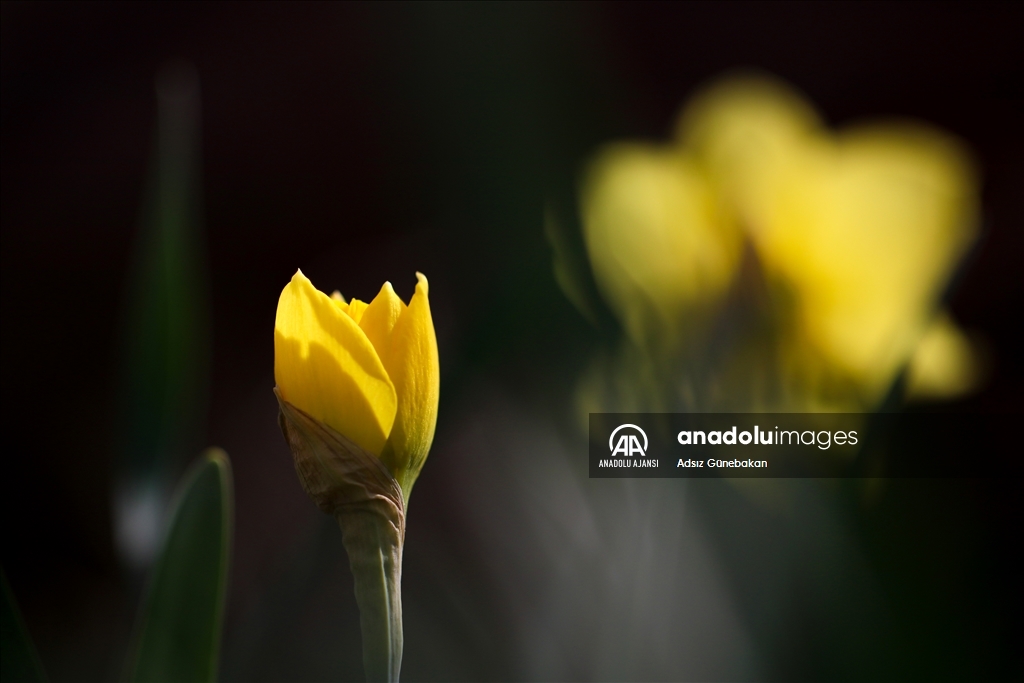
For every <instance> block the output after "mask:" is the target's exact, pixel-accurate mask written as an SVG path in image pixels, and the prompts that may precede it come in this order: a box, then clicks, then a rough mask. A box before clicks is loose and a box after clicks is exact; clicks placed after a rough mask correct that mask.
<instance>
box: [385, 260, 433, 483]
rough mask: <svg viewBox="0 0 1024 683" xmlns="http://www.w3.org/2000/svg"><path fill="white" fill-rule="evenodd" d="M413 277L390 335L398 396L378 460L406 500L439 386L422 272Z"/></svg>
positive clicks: (428, 437) (428, 439)
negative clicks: (410, 291) (407, 298)
mask: <svg viewBox="0 0 1024 683" xmlns="http://www.w3.org/2000/svg"><path fill="white" fill-rule="evenodd" d="M416 277H417V278H418V279H419V283H418V284H417V285H416V293H415V294H413V297H412V300H411V301H410V302H409V306H408V307H407V308H405V310H404V311H403V312H402V314H401V316H400V317H399V318H398V322H397V323H396V324H395V327H394V329H393V330H392V332H391V350H390V352H389V353H388V355H387V358H388V362H387V366H386V367H387V369H388V374H389V375H390V376H391V380H392V382H394V385H395V390H396V391H397V392H398V412H397V414H396V415H395V426H394V428H393V429H392V430H391V437H390V438H389V439H388V444H387V447H386V448H385V450H384V453H382V455H381V460H383V461H384V463H385V464H386V465H387V466H388V468H389V469H390V470H391V472H392V474H394V475H395V478H396V479H397V480H398V483H399V484H400V485H401V486H402V490H403V491H404V492H405V496H406V498H408V496H409V491H410V489H411V488H412V484H413V482H415V480H416V477H417V475H418V474H419V472H420V468H422V467H423V462H424V460H426V458H427V453H428V452H429V451H430V444H431V443H432V442H433V440H434V426H435V424H436V423H437V402H438V397H439V396H440V385H441V371H440V364H439V361H438V355H437V337H436V336H435V335H434V321H433V319H432V318H431V316H430V301H429V299H428V298H427V292H428V285H427V278H426V277H425V276H424V275H423V274H422V273H416Z"/></svg>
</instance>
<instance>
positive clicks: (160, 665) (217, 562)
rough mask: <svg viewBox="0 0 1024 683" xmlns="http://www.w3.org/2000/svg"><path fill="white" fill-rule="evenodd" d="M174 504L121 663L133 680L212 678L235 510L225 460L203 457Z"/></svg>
mask: <svg viewBox="0 0 1024 683" xmlns="http://www.w3.org/2000/svg"><path fill="white" fill-rule="evenodd" d="M175 499H176V502H175V505H174V511H173V514H172V516H171V524H170V527H169V529H168V532H167V539H166V542H165V544H164V548H163V552H162V554H161V556H160V559H159V560H158V562H157V563H156V565H155V566H154V568H153V573H152V575H151V578H150V584H149V588H148V591H147V595H146V601H145V604H144V607H143V610H142V615H141V618H140V621H139V624H138V631H137V636H136V641H135V647H134V649H133V652H132V653H131V655H130V656H131V659H130V660H129V663H128V671H129V679H130V680H132V681H195V682H198V681H213V680H214V679H215V678H216V676H217V665H218V660H219V657H220V636H221V624H222V622H223V617H224V598H225V592H226V588H227V576H228V559H229V553H230V546H231V534H232V527H233V519H232V510H233V508H234V500H233V495H232V488H231V465H230V463H229V461H228V457H227V454H226V453H224V452H223V451H221V450H219V449H215V448H211V449H209V450H208V451H206V453H205V454H204V456H203V458H202V459H201V460H200V461H199V462H198V463H196V464H195V465H193V466H192V467H191V468H190V470H189V471H188V472H187V473H186V475H185V477H184V479H183V481H182V483H181V484H180V486H179V489H178V491H177V493H176V495H175Z"/></svg>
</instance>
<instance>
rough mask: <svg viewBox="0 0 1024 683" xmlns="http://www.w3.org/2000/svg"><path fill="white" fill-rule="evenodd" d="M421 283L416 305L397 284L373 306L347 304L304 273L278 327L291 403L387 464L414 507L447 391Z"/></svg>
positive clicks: (279, 370) (284, 388)
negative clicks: (413, 495)
mask: <svg viewBox="0 0 1024 683" xmlns="http://www.w3.org/2000/svg"><path fill="white" fill-rule="evenodd" d="M416 276H417V278H418V279H419V282H418V284H417V285H416V292H415V294H413V297H412V299H411V300H410V302H409V305H408V306H407V305H406V304H405V303H404V302H403V301H402V300H401V299H400V298H399V297H398V295H397V294H395V292H394V290H393V289H392V287H391V283H389V282H386V283H384V286H383V287H381V290H380V293H379V294H378V295H377V296H376V298H374V300H373V301H371V302H370V303H369V304H366V303H364V302H362V301H360V300H358V299H353V300H352V301H351V302H346V301H345V300H344V299H343V298H342V296H341V295H340V294H339V293H338V292H335V293H334V295H333V297H328V296H327V295H326V294H324V293H323V292H320V291H319V290H317V289H316V288H315V287H314V286H313V284H312V283H311V282H310V281H309V279H307V278H306V276H304V275H303V274H302V271H298V272H296V273H295V275H294V276H293V277H292V279H291V282H289V283H288V284H287V285H286V286H285V288H284V290H283V291H282V292H281V298H280V300H279V301H278V305H277V320H276V323H275V327H274V378H275V380H276V382H277V389H278V392H279V393H280V396H281V398H282V399H283V400H284V401H287V402H288V403H290V404H292V405H293V406H295V407H296V408H298V409H300V410H302V411H303V412H305V413H306V414H307V415H309V416H310V417H312V418H314V419H316V420H319V421H320V422H322V423H323V424H325V425H327V426H328V427H330V428H331V429H333V430H334V431H336V432H337V433H339V434H341V435H343V436H345V437H347V438H348V439H349V440H351V441H352V442H354V443H355V444H356V445H357V446H359V447H360V448H362V449H363V450H365V451H367V452H368V453H370V454H372V455H375V456H377V457H379V458H380V460H381V461H382V462H383V463H384V464H385V465H386V466H387V467H388V469H389V470H390V472H391V474H392V475H393V476H394V477H395V479H396V480H397V481H398V483H399V485H400V486H401V487H402V491H403V492H404V495H405V497H406V498H408V496H409V491H410V489H411V488H412V484H413V483H414V482H415V480H416V477H417V475H418V474H419V472H420V469H421V468H422V466H423V462H424V460H425V459H426V457H427V453H428V452H429V450H430V444H431V442H432V441H433V439H434V426H435V424H436V421H437V404H438V397H439V391H440V370H439V363H438V354H437V339H436V337H435V335H434V324H433V320H432V319H431V315H430V302H429V300H428V298H427V293H428V286H427V278H426V277H424V276H423V275H422V274H420V273H417V274H416Z"/></svg>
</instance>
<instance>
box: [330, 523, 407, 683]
mask: <svg viewBox="0 0 1024 683" xmlns="http://www.w3.org/2000/svg"><path fill="white" fill-rule="evenodd" d="M365 508H366V506H358V507H356V506H353V508H350V509H347V510H341V511H339V512H338V513H337V515H336V517H337V520H338V524H339V525H340V526H341V533H342V540H343V542H344V543H345V550H346V551H348V559H349V564H350V566H351V567H352V576H353V577H354V579H355V591H356V603H357V604H358V605H359V624H360V627H361V629H362V634H363V668H364V669H365V671H366V680H367V681H370V682H371V683H376V682H377V681H387V682H389V683H391V682H393V681H398V674H399V670H400V669H401V666H402V542H401V538H400V537H399V535H398V533H397V532H398V530H397V529H396V528H395V526H394V524H392V523H391V521H389V520H388V519H387V518H386V517H385V516H383V515H381V514H379V513H378V512H377V511H375V510H372V509H365Z"/></svg>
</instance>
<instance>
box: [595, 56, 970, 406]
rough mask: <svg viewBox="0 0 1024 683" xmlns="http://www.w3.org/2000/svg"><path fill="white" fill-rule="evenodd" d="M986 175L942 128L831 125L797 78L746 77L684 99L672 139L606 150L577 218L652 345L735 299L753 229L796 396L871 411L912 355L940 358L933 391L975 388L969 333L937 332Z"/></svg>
mask: <svg viewBox="0 0 1024 683" xmlns="http://www.w3.org/2000/svg"><path fill="white" fill-rule="evenodd" d="M977 185H978V182H977V178H976V176H975V172H974V169H973V166H972V164H971V162H970V159H969V156H968V154H967V152H966V151H965V150H964V149H963V147H962V146H961V145H960V143H959V142H958V141H956V140H955V139H953V138H952V137H951V136H949V135H947V134H945V133H942V132H940V131H938V130H935V129H933V128H931V127H928V126H926V125H924V124H917V123H883V124H876V125H871V126H859V127H852V128H848V129H845V130H843V131H840V132H839V133H837V134H834V133H832V132H830V131H829V130H828V129H827V128H826V127H825V126H824V125H823V123H822V122H821V120H820V118H819V116H818V115H817V113H816V112H815V110H814V108H813V107H812V106H811V105H810V104H809V103H808V102H806V101H805V100H804V99H803V98H802V97H801V96H800V95H799V94H798V93H796V92H795V91H794V90H792V89H791V88H789V87H788V86H786V85H785V84H783V83H781V82H779V81H776V80H773V79H771V78H767V77H760V76H758V77H734V78H728V79H725V80H722V81H720V82H718V83H716V84H713V85H712V86H711V87H710V88H708V89H707V90H705V91H704V92H702V93H700V94H698V96H697V97H695V98H694V99H693V100H692V101H691V102H690V103H689V104H688V105H687V106H686V107H685V108H684V110H683V112H682V114H681V116H680V118H679V122H678V125H677V127H676V139H675V141H674V142H673V143H670V144H666V145H661V146H656V145H650V144H646V145H645V144H639V143H619V144H613V145H609V146H606V147H605V148H603V149H602V150H600V151H599V152H598V153H597V155H596V156H595V158H594V159H593V161H592V162H591V163H590V165H589V166H588V169H587V171H586V173H585V174H584V182H583V186H582V191H581V197H580V202H581V207H580V212H581V218H582V225H583V236H584V239H585V244H586V248H587V253H588V256H589V258H590V262H591V266H592V269H593V273H594V277H595V281H596V283H597V286H598V289H599V291H600V292H601V294H602V296H603V297H604V299H605V300H606V301H607V302H608V304H609V306H610V307H611V309H612V310H613V312H615V314H616V315H617V317H618V318H619V320H620V321H621V323H622V325H623V327H624V329H625V331H626V333H627V335H628V336H629V337H630V339H631V340H632V341H633V342H634V343H636V344H637V345H638V346H640V347H641V348H644V347H646V348H650V347H651V344H650V341H651V339H652V338H655V337H657V338H661V339H668V340H669V344H668V345H667V347H668V348H670V349H676V350H677V351H679V349H680V348H681V347H679V346H678V345H676V344H675V341H677V340H678V339H680V338H682V337H683V336H685V334H686V333H687V332H688V330H689V328H691V327H693V326H695V325H699V324H700V321H701V319H702V317H703V316H704V315H705V313H707V312H708V311H713V310H716V309H717V308H720V307H721V306H722V304H723V303H724V301H725V294H726V293H727V292H728V291H729V289H730V287H732V286H733V285H734V282H735V281H736V279H737V277H738V275H739V273H740V267H739V266H740V261H741V256H742V254H743V243H744V240H746V241H748V243H749V244H750V245H751V247H752V248H753V250H752V254H753V256H754V258H755V259H756V262H757V263H756V267H755V269H754V272H760V273H762V274H763V275H764V278H765V283H766V284H767V285H768V291H769V292H770V293H771V294H772V297H771V300H772V301H773V310H772V311H771V318H772V320H773V323H772V329H774V330H775V332H774V334H776V335H778V339H777V342H772V344H767V343H766V344H764V346H765V348H768V346H772V347H773V348H776V349H777V350H776V351H775V352H774V353H776V354H777V355H776V360H775V362H776V363H777V364H778V369H779V370H781V373H782V375H781V376H784V377H786V378H788V379H787V380H786V381H788V382H789V383H790V385H793V386H795V387H796V389H795V393H796V394H802V397H797V398H796V399H795V403H794V402H793V394H794V389H793V386H790V387H788V388H786V389H784V390H782V394H784V395H787V396H789V397H790V399H787V400H789V401H790V405H789V407H790V408H799V407H803V408H807V407H810V406H815V407H816V408H819V409H820V408H822V407H826V406H828V405H830V401H831V405H832V406H833V407H836V408H843V409H850V408H870V407H872V406H874V405H877V403H878V402H879V401H880V400H881V399H882V398H883V397H884V396H885V394H886V392H887V391H888V390H889V388H890V387H891V385H892V383H893V381H894V380H895V378H896V377H897V376H898V375H899V373H900V372H901V371H902V370H903V369H904V368H905V367H907V364H908V362H910V360H911V359H912V358H915V359H918V358H921V359H927V360H915V362H914V365H913V367H912V368H911V370H912V372H913V377H912V379H913V382H914V386H916V387H918V388H919V389H920V388H921V387H932V388H933V390H932V393H933V394H935V393H936V392H939V393H942V392H947V393H949V392H954V393H955V391H959V390H965V389H966V388H968V387H970V386H972V385H973V384H974V379H972V377H973V375H972V373H973V372H975V367H976V364H972V363H971V362H970V360H969V359H970V357H971V349H970V345H969V344H967V342H966V340H965V338H964V337H963V335H962V334H961V333H959V331H957V330H956V328H955V325H954V323H952V321H951V320H950V319H949V318H948V316H947V317H944V318H941V320H943V321H944V323H943V325H944V327H941V330H944V331H945V332H944V333H943V334H944V336H943V334H940V335H939V336H938V337H936V336H935V335H936V334H939V333H938V332H935V331H934V330H937V329H940V328H936V327H935V325H936V321H937V320H939V319H940V318H939V316H940V315H945V314H940V311H939V304H940V303H941V301H940V299H941V295H942V293H943V290H944V288H945V286H946V284H947V281H948V279H949V276H950V274H951V273H952V271H953V269H954V268H955V267H956V265H957V263H958V262H959V261H960V259H961V258H962V257H963V255H964V253H965V252H966V250H967V249H968V248H969V247H970V245H971V244H972V242H973V240H974V239H975V236H976V230H977V215H978V196H977ZM929 330H933V333H930V335H931V336H929V334H926V333H928V331H929ZM941 330H940V331H941ZM958 335H959V336H958ZM936 339H944V340H945V341H944V342H940V341H936ZM953 339H956V340H958V341H957V342H956V343H955V344H954V343H953V342H952V341H951V340H953ZM929 340H930V341H929ZM926 343H928V344H931V345H932V346H931V347H928V348H931V349H932V350H931V351H927V350H923V351H921V354H923V355H921V354H918V349H919V347H921V345H922V344H926ZM663 347H664V345H663ZM934 349H945V351H941V352H940V351H936V350H934ZM954 349H955V350H954ZM679 352H683V351H679ZM656 362H661V361H656ZM666 367H667V366H666ZM763 376H765V377H768V376H772V372H771V371H766V372H765V373H763ZM940 386H941V387H943V389H941V390H939V389H936V388H935V387H940ZM837 387H839V388H838V390H837ZM740 390H742V389H740ZM921 391H924V390H921ZM921 391H918V392H917V393H921ZM926 393H927V392H926ZM780 395H781V394H780ZM829 397H831V398H829ZM823 399H824V400H823Z"/></svg>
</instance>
